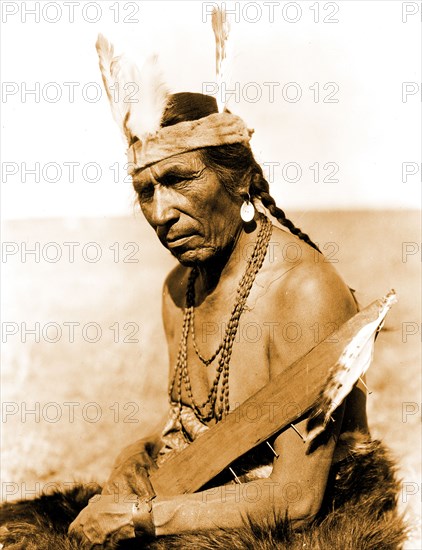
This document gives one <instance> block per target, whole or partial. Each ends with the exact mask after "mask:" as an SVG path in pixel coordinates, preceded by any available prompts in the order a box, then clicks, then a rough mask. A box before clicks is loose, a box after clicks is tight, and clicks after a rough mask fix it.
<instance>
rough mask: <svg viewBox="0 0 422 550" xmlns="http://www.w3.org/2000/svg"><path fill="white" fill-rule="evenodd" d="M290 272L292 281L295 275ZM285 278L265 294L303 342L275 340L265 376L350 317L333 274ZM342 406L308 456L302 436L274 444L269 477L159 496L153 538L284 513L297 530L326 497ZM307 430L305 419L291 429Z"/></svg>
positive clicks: (345, 294)
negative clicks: (285, 312) (279, 288)
mask: <svg viewBox="0 0 422 550" xmlns="http://www.w3.org/2000/svg"><path fill="white" fill-rule="evenodd" d="M293 275H294V276H293ZM293 275H292V277H291V280H287V281H286V280H283V287H282V289H283V291H282V292H277V290H276V292H275V294H274V295H273V296H272V295H267V297H266V298H267V303H270V304H272V308H273V309H274V311H273V315H272V314H271V311H268V312H267V313H268V315H269V318H272V317H273V318H274V319H276V318H277V315H279V312H280V310H281V309H280V308H283V307H284V309H287V310H288V317H287V319H286V322H294V323H295V324H296V325H298V326H299V327H301V329H302V335H303V337H302V338H301V339H300V341H299V342H295V343H294V345H293V343H290V342H286V341H283V339H282V338H276V341H275V342H274V343H273V345H272V347H271V350H270V358H271V359H270V371H271V376H275V375H276V374H278V373H279V372H280V371H281V370H282V369H283V368H285V367H286V366H288V365H289V364H291V363H293V362H294V361H295V360H296V359H298V358H299V357H301V356H303V355H304V354H305V353H307V352H308V351H309V350H310V349H311V348H312V347H313V346H314V345H315V344H316V342H315V341H314V334H313V332H312V330H305V329H306V328H309V327H311V326H315V325H317V326H319V327H320V328H321V330H320V339H321V340H322V339H324V338H325V337H326V336H327V335H328V334H329V332H331V331H332V330H333V328H334V327H335V326H340V325H341V324H342V323H344V322H345V321H346V320H347V319H348V318H350V317H351V316H352V315H353V314H354V313H355V311H356V310H355V305H354V302H353V299H352V297H351V295H350V293H349V291H348V289H347V287H346V286H345V285H344V283H343V282H342V281H341V280H340V279H339V277H338V276H337V274H336V273H335V272H334V271H333V270H332V269H331V268H330V267H329V266H327V267H324V266H322V267H321V268H319V267H315V266H313V265H310V266H308V267H307V266H306V265H305V266H304V267H303V266H302V267H301V268H300V269H298V270H295V272H294V274H293ZM343 412H344V405H343V406H342V407H340V408H339V409H338V411H337V413H336V421H335V422H334V423H331V424H330V426H329V428H328V430H327V432H326V437H325V438H324V441H323V442H321V443H320V445H319V446H318V447H317V448H316V449H314V450H313V452H312V453H309V454H307V453H306V447H305V445H304V443H303V441H302V439H301V438H300V436H299V435H298V434H297V433H296V432H295V431H294V430H293V429H292V428H289V429H286V430H284V431H283V432H282V433H281V434H280V435H279V436H278V437H277V439H276V441H275V450H276V452H277V453H278V455H279V458H277V459H276V460H275V461H274V468H273V472H272V474H271V476H270V478H268V479H261V480H258V481H254V482H249V483H245V484H243V485H228V486H227V485H226V486H222V487H217V488H213V489H210V490H207V491H203V492H199V493H195V494H192V495H180V496H176V497H171V498H160V497H157V498H156V499H155V500H154V501H153V505H152V516H153V521H154V525H155V529H156V533H157V534H159V535H164V534H173V533H181V532H184V531H201V530H208V529H216V528H236V527H239V526H241V525H242V522H243V519H244V518H245V517H246V516H249V517H251V518H254V517H262V516H267V517H268V516H269V515H272V513H273V512H276V513H277V514H278V515H279V516H280V517H284V516H285V514H286V513H288V515H289V517H290V519H291V520H292V521H293V522H294V524H296V525H301V524H304V523H306V522H308V521H309V520H311V519H312V518H313V517H314V516H315V514H316V513H317V512H318V510H319V508H320V506H321V502H322V498H323V496H324V491H325V486H326V482H327V477H328V473H329V470H330V467H331V464H332V458H333V453H334V449H335V446H336V441H337V438H338V435H339V431H340V428H341V421H342V417H343ZM296 427H297V429H298V431H299V432H305V427H306V420H303V421H302V422H300V423H299V424H298V425H297V426H296Z"/></svg>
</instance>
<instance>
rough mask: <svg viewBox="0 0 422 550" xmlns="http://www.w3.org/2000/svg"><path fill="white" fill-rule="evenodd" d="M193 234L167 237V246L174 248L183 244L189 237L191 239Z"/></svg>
mask: <svg viewBox="0 0 422 550" xmlns="http://www.w3.org/2000/svg"><path fill="white" fill-rule="evenodd" d="M194 236H195V235H180V236H176V237H171V238H167V239H166V242H167V246H168V247H169V248H176V247H178V246H183V245H184V244H186V243H187V242H188V241H189V240H190V239H192V238H193V237H194Z"/></svg>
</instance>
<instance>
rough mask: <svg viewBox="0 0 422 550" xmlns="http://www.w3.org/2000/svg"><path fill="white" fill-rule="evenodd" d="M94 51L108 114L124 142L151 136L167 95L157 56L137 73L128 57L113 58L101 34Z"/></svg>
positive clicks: (112, 48) (112, 49)
mask: <svg viewBox="0 0 422 550" xmlns="http://www.w3.org/2000/svg"><path fill="white" fill-rule="evenodd" d="M96 48H97V52H98V57H99V63H100V70H101V74H102V78H103V83H104V87H105V90H106V93H107V97H108V99H109V102H110V107H111V112H112V114H113V118H114V120H115V121H116V122H117V124H118V125H119V127H120V129H121V131H122V133H123V136H124V137H125V138H126V140H127V142H128V143H129V144H131V143H132V142H133V139H134V137H135V136H136V137H137V138H138V139H141V140H142V139H143V138H144V137H145V136H146V135H147V134H154V133H155V132H156V131H157V130H158V129H159V128H160V123H161V119H162V116H163V113H164V109H165V107H166V104H167V101H168V94H169V92H168V88H167V86H166V84H165V82H164V80H163V77H162V73H161V71H160V69H159V67H158V64H157V56H151V57H150V58H149V59H147V61H146V62H145V64H144V66H143V68H142V71H139V69H138V67H137V65H136V64H135V63H134V62H133V61H131V60H130V59H129V58H128V57H126V56H124V55H119V56H114V47H113V45H112V44H110V43H109V42H108V40H107V39H106V38H105V37H104V36H103V35H102V34H100V35H99V36H98V40H97V43H96Z"/></svg>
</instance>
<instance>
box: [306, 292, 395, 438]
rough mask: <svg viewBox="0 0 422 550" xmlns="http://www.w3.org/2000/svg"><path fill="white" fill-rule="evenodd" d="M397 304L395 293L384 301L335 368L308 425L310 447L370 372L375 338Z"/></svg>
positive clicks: (354, 338) (332, 369) (348, 346)
mask: <svg viewBox="0 0 422 550" xmlns="http://www.w3.org/2000/svg"><path fill="white" fill-rule="evenodd" d="M396 302H397V297H396V294H395V292H394V291H391V292H389V293H388V294H387V295H386V296H385V298H384V299H383V302H382V307H381V308H380V311H379V314H378V317H377V319H376V320H375V321H373V322H371V323H368V324H367V325H365V326H364V327H363V328H362V329H361V330H360V331H359V332H358V333H357V334H356V335H355V336H354V337H353V339H352V340H351V342H349V344H348V345H347V346H346V347H345V349H344V350H343V352H342V354H341V356H340V358H339V360H338V361H337V363H336V364H335V365H334V366H333V367H332V368H331V370H330V374H329V377H328V380H327V384H326V386H325V388H324V390H323V391H322V392H321V394H320V395H319V397H318V400H317V402H316V404H315V406H314V408H313V410H314V413H313V415H312V416H311V417H310V419H309V421H308V425H307V431H308V433H307V436H306V439H305V441H306V443H311V442H312V441H313V440H314V439H315V438H316V437H317V436H318V435H319V434H320V433H321V432H323V431H324V429H325V427H326V425H327V423H328V422H329V420H330V418H331V415H332V414H333V412H334V411H335V410H336V409H337V408H338V407H339V406H340V404H341V403H342V402H343V400H344V399H345V397H347V395H348V394H349V393H350V392H351V391H352V389H353V386H354V385H355V384H356V382H357V381H358V380H359V378H360V377H361V376H363V375H364V374H365V372H366V371H367V369H368V367H369V365H370V364H371V360H372V354H373V347H374V341H375V336H376V334H377V332H378V331H379V330H380V329H381V327H382V325H383V322H384V318H385V316H386V315H387V312H388V310H389V309H390V307H391V306H392V305H393V304H394V303H396Z"/></svg>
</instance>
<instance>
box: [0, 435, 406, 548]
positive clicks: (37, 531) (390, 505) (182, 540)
mask: <svg viewBox="0 0 422 550" xmlns="http://www.w3.org/2000/svg"><path fill="white" fill-rule="evenodd" d="M98 491H99V488H93V487H92V486H91V487H90V488H86V487H84V486H78V487H75V488H73V489H72V490H67V491H63V492H56V493H54V494H52V495H45V496H41V497H40V498H37V499H35V500H28V501H20V502H18V503H14V504H6V505H4V506H3V507H2V508H1V509H0V522H1V525H2V526H3V527H2V528H1V529H0V542H2V543H3V544H4V548H6V549H8V550H9V549H10V550H18V549H19V550H20V549H28V550H33V549H39V550H50V549H51V550H53V549H54V550H75V549H77V548H81V546H80V545H78V543H77V542H75V541H72V540H70V539H69V538H68V537H67V536H66V531H67V528H68V526H69V524H70V523H71V521H72V520H73V518H74V517H76V515H77V514H78V513H79V511H80V510H81V509H82V508H83V507H84V506H85V505H86V503H87V501H88V499H89V498H90V497H91V496H93V495H94V494H95V493H97V492H98ZM398 492H399V483H398V481H397V479H396V475H395V468H394V465H393V462H392V461H391V459H390V458H389V456H388V453H387V451H386V450H385V448H384V447H383V446H382V445H381V443H380V442H378V441H373V442H372V443H369V444H368V443H366V444H361V445H360V446H359V445H358V446H357V447H355V449H354V451H353V455H352V456H351V458H349V459H348V460H347V461H344V462H342V463H340V464H339V465H337V466H335V467H333V468H332V471H331V473H330V479H329V482H328V485H327V491H326V495H325V498H324V502H323V505H322V508H321V510H320V512H319V514H318V517H317V518H316V519H315V521H314V523H313V524H312V525H311V526H310V527H308V528H306V529H305V530H304V531H294V530H293V529H292V528H291V526H290V525H289V521H288V520H286V519H283V518H277V517H272V518H268V519H267V520H265V521H262V522H256V521H250V520H248V521H245V524H244V526H243V527H242V528H240V529H236V530H227V531H225V532H219V533H213V532H207V533H204V534H191V535H178V536H171V537H170V536H169V537H161V538H158V539H156V540H154V541H149V542H148V541H128V542H125V543H124V544H120V545H119V546H118V548H119V550H129V549H141V548H142V549H144V550H147V549H148V550H176V549H177V550H181V549H185V548H191V549H193V550H230V549H232V550H273V549H279V550H284V549H289V550H299V549H300V550H303V549H304V548H305V549H306V548H307V549H309V550H311V549H312V550H328V549H335V550H337V549H342V550H398V549H400V548H402V545H403V543H404V541H405V539H406V526H405V524H404V521H403V518H402V517H401V516H400V515H399V514H398V512H397V495H398Z"/></svg>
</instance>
